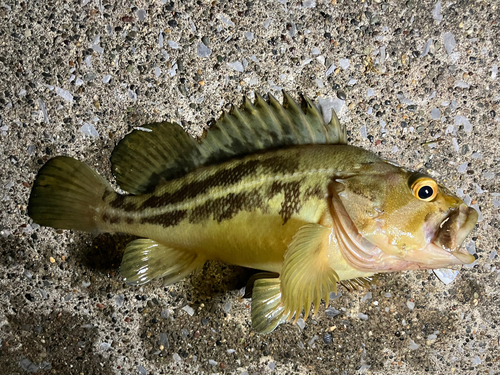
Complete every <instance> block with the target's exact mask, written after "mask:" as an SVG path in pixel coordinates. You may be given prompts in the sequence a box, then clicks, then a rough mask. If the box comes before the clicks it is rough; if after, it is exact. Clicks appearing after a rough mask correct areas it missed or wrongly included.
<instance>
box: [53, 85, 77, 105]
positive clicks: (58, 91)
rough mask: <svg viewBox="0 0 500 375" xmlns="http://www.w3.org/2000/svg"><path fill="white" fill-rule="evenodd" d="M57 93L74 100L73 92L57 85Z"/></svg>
mask: <svg viewBox="0 0 500 375" xmlns="http://www.w3.org/2000/svg"><path fill="white" fill-rule="evenodd" d="M56 94H57V95H59V96H60V97H61V98H63V99H64V100H66V101H68V102H70V103H72V102H73V95H71V93H70V92H69V91H68V90H64V89H62V88H60V87H56Z"/></svg>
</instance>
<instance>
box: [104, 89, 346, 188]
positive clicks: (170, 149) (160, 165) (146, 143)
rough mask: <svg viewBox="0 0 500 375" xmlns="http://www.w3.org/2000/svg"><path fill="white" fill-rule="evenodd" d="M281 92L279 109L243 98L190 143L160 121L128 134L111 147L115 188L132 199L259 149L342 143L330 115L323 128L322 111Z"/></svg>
mask: <svg viewBox="0 0 500 375" xmlns="http://www.w3.org/2000/svg"><path fill="white" fill-rule="evenodd" d="M297 103H298V102H296V101H295V100H294V99H293V98H292V97H291V96H290V95H288V94H287V93H286V92H283V104H280V103H279V102H278V101H277V100H276V98H275V97H273V96H272V95H268V100H264V98H263V97H262V96H260V95H259V94H255V101H254V102H253V103H252V102H251V101H250V100H249V99H248V98H244V99H243V102H242V104H241V105H240V106H239V107H234V108H232V109H231V111H230V112H229V113H223V114H222V116H221V117H220V119H219V120H218V121H216V122H215V123H214V124H213V126H212V127H211V129H210V131H208V132H205V133H204V135H203V137H202V138H201V139H198V140H195V139H193V138H192V137H191V136H190V135H189V134H188V133H186V132H185V131H184V129H183V128H182V127H181V126H179V125H177V124H173V123H168V122H163V123H156V124H149V125H144V127H145V128H148V129H150V130H151V132H146V131H143V130H134V131H133V132H132V133H131V134H129V135H127V136H126V137H125V138H124V139H123V140H122V141H121V142H120V143H119V144H118V145H117V146H116V148H115V151H114V152H113V155H112V158H111V162H112V168H113V171H114V173H115V177H116V180H117V183H118V184H119V185H120V187H121V188H122V189H123V190H125V191H128V192H130V193H132V194H143V193H148V192H152V191H153V190H154V188H155V186H156V185H157V184H158V182H159V181H161V180H167V181H168V180H171V179H173V178H176V177H179V176H181V175H183V174H185V173H188V172H190V171H192V170H194V169H196V168H197V167H199V166H202V165H209V164H213V163H220V162H223V161H226V160H228V159H231V158H233V157H238V156H243V155H245V154H250V153H254V152H258V151H263V150H270V149H276V148H278V147H288V146H294V145H306V144H324V143H329V144H345V143H346V138H347V137H346V131H345V127H343V126H341V125H340V124H339V121H338V118H337V116H336V114H335V113H332V120H331V121H330V123H329V125H326V124H325V122H324V120H323V116H322V112H321V110H320V109H318V107H316V105H315V104H314V103H313V102H312V101H311V100H310V99H308V98H306V97H303V98H302V100H301V101H300V103H299V104H297Z"/></svg>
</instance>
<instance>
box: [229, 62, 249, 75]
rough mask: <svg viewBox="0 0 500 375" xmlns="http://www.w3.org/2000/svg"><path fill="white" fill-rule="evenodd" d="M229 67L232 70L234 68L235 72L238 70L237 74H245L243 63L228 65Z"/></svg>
mask: <svg viewBox="0 0 500 375" xmlns="http://www.w3.org/2000/svg"><path fill="white" fill-rule="evenodd" d="M227 65H228V66H229V67H230V68H232V69H234V70H236V71H237V72H240V73H243V71H244V70H245V69H244V68H243V64H242V63H241V62H239V61H233V62H231V63H227Z"/></svg>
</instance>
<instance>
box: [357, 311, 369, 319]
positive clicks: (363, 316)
mask: <svg viewBox="0 0 500 375" xmlns="http://www.w3.org/2000/svg"><path fill="white" fill-rule="evenodd" d="M358 318H359V319H361V320H368V315H366V314H363V313H359V314H358Z"/></svg>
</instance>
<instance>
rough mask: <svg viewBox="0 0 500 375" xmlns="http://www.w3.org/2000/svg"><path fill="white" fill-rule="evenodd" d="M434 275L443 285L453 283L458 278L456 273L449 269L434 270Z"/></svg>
mask: <svg viewBox="0 0 500 375" xmlns="http://www.w3.org/2000/svg"><path fill="white" fill-rule="evenodd" d="M434 275H436V277H437V278H438V279H439V280H441V281H442V282H443V283H444V284H445V285H448V284H450V283H452V282H453V280H455V279H456V278H457V276H458V271H455V270H451V269H449V268H439V269H436V270H434Z"/></svg>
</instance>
